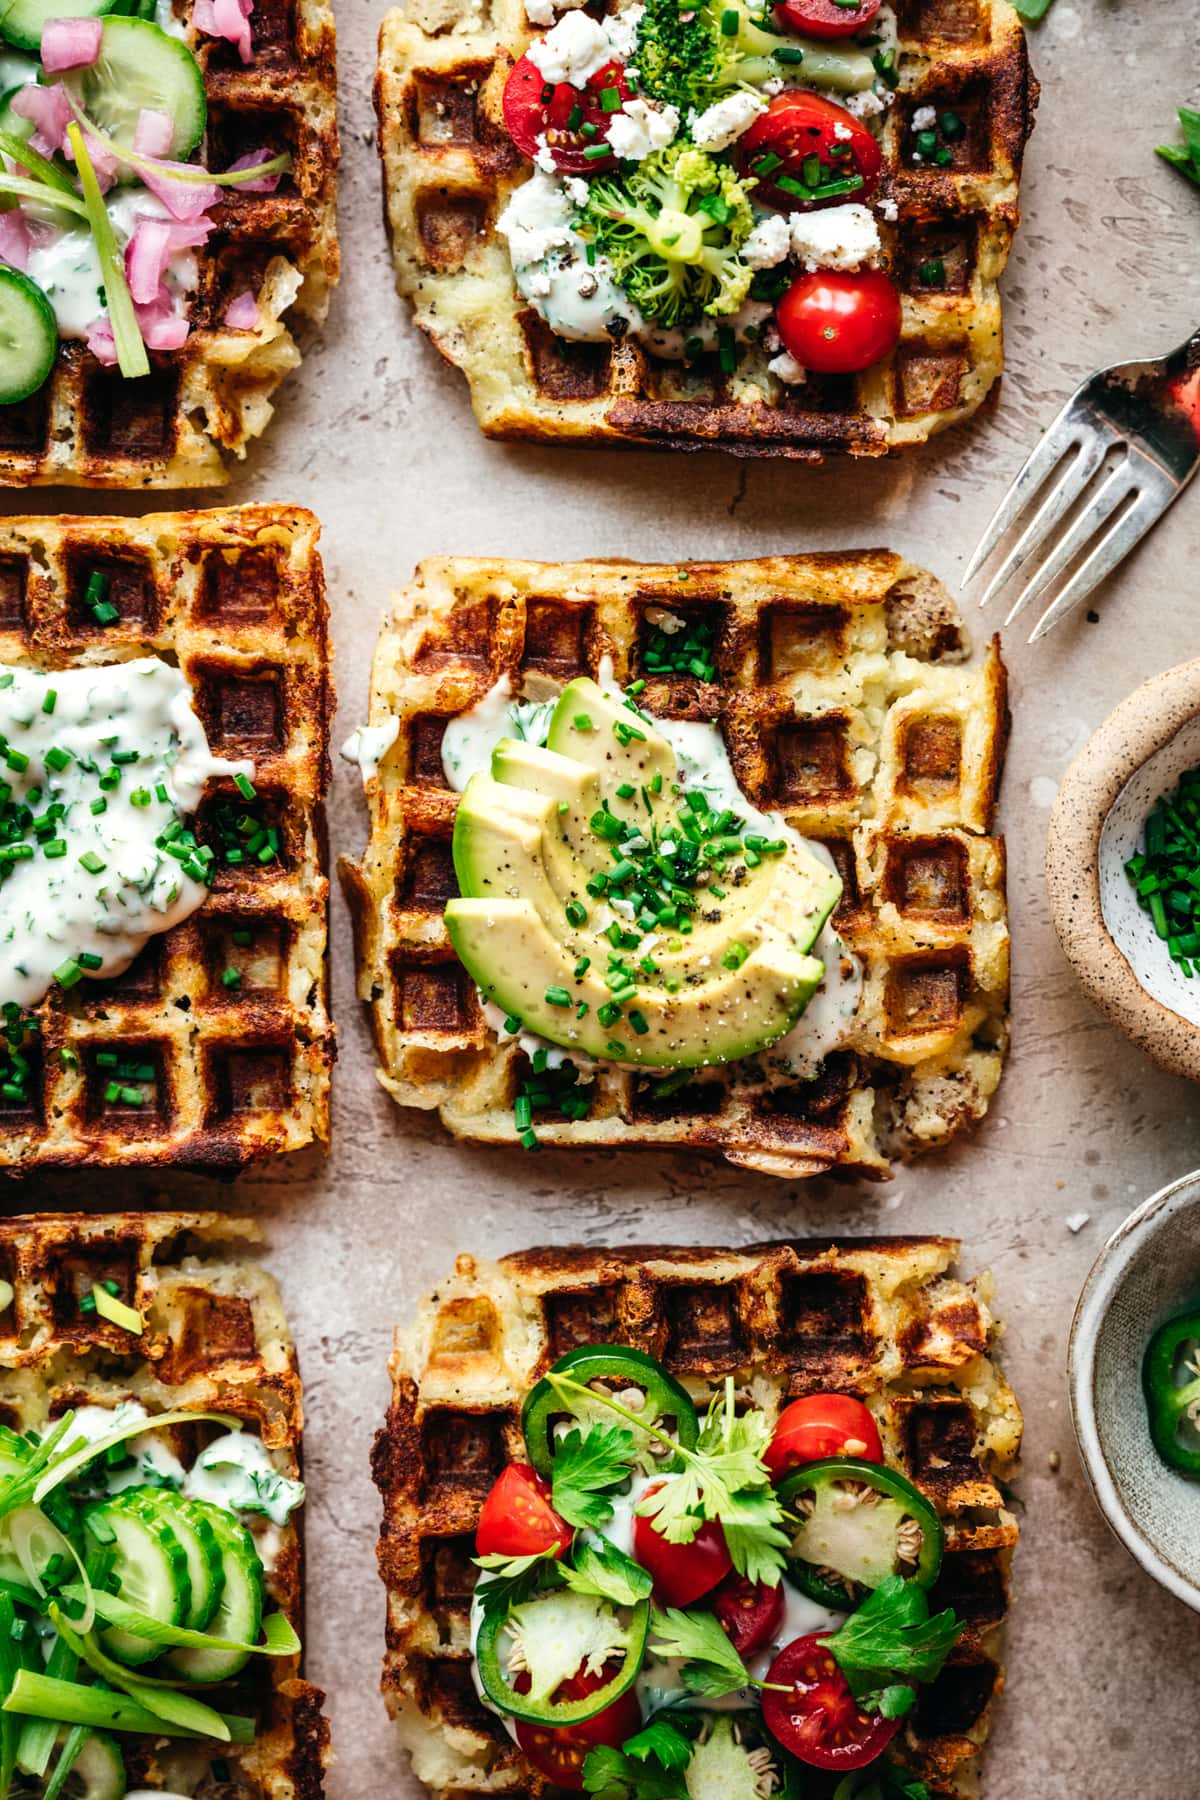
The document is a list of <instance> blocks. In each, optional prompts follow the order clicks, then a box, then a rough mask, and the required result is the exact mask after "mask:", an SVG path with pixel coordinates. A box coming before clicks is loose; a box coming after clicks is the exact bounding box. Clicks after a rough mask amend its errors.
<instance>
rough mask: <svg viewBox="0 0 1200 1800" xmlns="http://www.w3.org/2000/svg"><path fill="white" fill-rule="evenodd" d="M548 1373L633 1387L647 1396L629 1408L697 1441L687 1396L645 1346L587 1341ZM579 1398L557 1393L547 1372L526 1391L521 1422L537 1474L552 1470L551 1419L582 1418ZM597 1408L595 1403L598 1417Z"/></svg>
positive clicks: (689, 1442)
mask: <svg viewBox="0 0 1200 1800" xmlns="http://www.w3.org/2000/svg"><path fill="white" fill-rule="evenodd" d="M550 1373H551V1374H552V1375H569V1376H570V1377H571V1379H572V1380H573V1381H578V1382H580V1383H581V1384H582V1385H583V1386H584V1387H588V1386H590V1384H591V1383H592V1382H593V1381H603V1382H604V1383H605V1384H606V1385H608V1386H610V1387H612V1388H613V1389H615V1390H616V1391H618V1392H620V1391H621V1390H622V1389H628V1388H636V1389H637V1390H638V1391H639V1392H640V1393H642V1394H644V1395H645V1402H644V1404H643V1405H642V1406H640V1407H635V1408H631V1410H632V1411H636V1412H638V1413H639V1414H640V1415H641V1416H643V1417H644V1418H645V1420H646V1423H647V1425H657V1426H658V1427H659V1428H660V1429H664V1428H666V1429H670V1430H672V1431H673V1432H674V1433H675V1436H676V1437H677V1438H678V1439H679V1442H680V1443H681V1444H682V1445H683V1446H684V1448H685V1449H687V1450H691V1449H692V1448H693V1447H694V1446H695V1442H696V1439H697V1437H698V1436H699V1434H700V1425H699V1421H698V1420H697V1418H696V1408H695V1406H694V1405H693V1404H692V1401H691V1398H690V1397H689V1395H688V1394H687V1392H686V1390H685V1389H684V1388H682V1387H680V1385H679V1383H678V1382H677V1381H676V1380H675V1378H674V1376H673V1375H668V1374H667V1371H666V1370H665V1369H664V1368H663V1366H662V1364H661V1363H658V1362H655V1360H654V1358H653V1357H652V1356H647V1355H646V1353H645V1351H643V1350H632V1349H630V1348H629V1346H628V1345H624V1344H622V1345H617V1344H585V1345H583V1346H582V1347H581V1348H580V1349H578V1350H569V1351H568V1352H567V1354H566V1355H565V1356H560V1357H559V1359H558V1361H557V1362H556V1363H555V1365H554V1367H553V1368H552V1369H551V1371H550ZM577 1401H578V1405H577V1406H576V1405H572V1404H571V1402H570V1401H568V1400H566V1399H564V1397H563V1396H562V1395H560V1394H558V1393H556V1392H555V1390H554V1388H553V1386H552V1385H551V1383H550V1381H549V1379H548V1378H547V1377H546V1376H543V1377H542V1379H541V1381H539V1382H538V1383H537V1385H536V1386H535V1387H533V1388H531V1389H530V1391H529V1393H528V1394H527V1395H526V1398H525V1405H524V1408H523V1410H522V1413H521V1425H522V1428H523V1430H524V1432H525V1447H526V1449H527V1450H528V1452H529V1460H530V1462H531V1463H532V1464H533V1466H534V1468H535V1469H536V1470H537V1472H538V1474H539V1475H544V1476H546V1477H550V1476H552V1475H553V1473H554V1424H555V1420H556V1419H561V1418H562V1417H563V1415H564V1414H570V1415H571V1416H572V1417H573V1418H574V1419H575V1420H576V1421H579V1420H581V1419H582V1418H583V1411H582V1409H583V1407H584V1405H585V1402H584V1401H583V1400H582V1398H581V1397H577ZM599 1411H600V1408H599V1404H597V1416H599ZM664 1421H665V1422H666V1425H665V1427H664Z"/></svg>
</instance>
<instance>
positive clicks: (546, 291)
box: [529, 275, 550, 300]
mask: <svg viewBox="0 0 1200 1800" xmlns="http://www.w3.org/2000/svg"><path fill="white" fill-rule="evenodd" d="M529 291H530V293H531V294H533V295H535V296H536V298H537V299H539V300H548V299H549V298H550V277H549V276H548V275H531V276H530V277H529Z"/></svg>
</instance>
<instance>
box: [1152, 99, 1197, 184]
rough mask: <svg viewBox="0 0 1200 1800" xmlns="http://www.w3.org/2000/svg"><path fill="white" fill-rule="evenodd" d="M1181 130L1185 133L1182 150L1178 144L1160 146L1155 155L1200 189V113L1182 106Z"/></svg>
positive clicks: (1180, 110)
mask: <svg viewBox="0 0 1200 1800" xmlns="http://www.w3.org/2000/svg"><path fill="white" fill-rule="evenodd" d="M1179 129H1180V131H1181V132H1182V133H1183V145H1184V147H1183V148H1182V149H1181V148H1180V147H1179V145H1178V144H1159V145H1157V146H1156V149H1155V154H1156V155H1158V156H1161V157H1162V159H1163V161H1164V162H1169V163H1170V165H1171V167H1172V168H1173V169H1178V170H1179V173H1180V174H1181V175H1186V176H1187V178H1188V180H1189V181H1194V182H1195V183H1196V185H1197V187H1200V112H1196V111H1194V110H1193V108H1192V107H1190V106H1181V107H1180V108H1179Z"/></svg>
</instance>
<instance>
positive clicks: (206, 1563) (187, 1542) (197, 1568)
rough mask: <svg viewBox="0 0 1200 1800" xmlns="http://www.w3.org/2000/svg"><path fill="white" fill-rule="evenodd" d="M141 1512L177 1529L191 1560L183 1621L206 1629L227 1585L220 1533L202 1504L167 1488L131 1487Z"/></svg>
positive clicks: (175, 1530) (192, 1626) (176, 1531)
mask: <svg viewBox="0 0 1200 1800" xmlns="http://www.w3.org/2000/svg"><path fill="white" fill-rule="evenodd" d="M129 1491H130V1493H131V1494H132V1495H133V1497H134V1502H135V1504H136V1508H137V1510H138V1511H139V1512H140V1513H143V1514H145V1515H146V1516H148V1517H150V1518H154V1519H159V1520H161V1522H162V1523H163V1524H164V1525H166V1526H167V1527H168V1529H169V1530H171V1531H173V1532H174V1534H175V1536H176V1537H177V1538H178V1539H179V1542H180V1543H181V1544H182V1546H183V1553H184V1555H185V1556H186V1557H187V1562H188V1580H189V1581H190V1583H191V1588H192V1598H191V1604H190V1605H189V1607H188V1609H187V1612H186V1614H185V1615H184V1618H183V1620H182V1621H181V1623H182V1624H184V1625H186V1626H187V1628H188V1630H189V1631H203V1630H204V1629H205V1628H206V1627H207V1626H208V1625H209V1624H210V1622H211V1620H212V1616H213V1614H214V1613H215V1612H216V1610H217V1607H218V1606H219V1605H220V1601H221V1591H222V1589H223V1588H224V1586H225V1568H224V1565H223V1563H222V1561H221V1549H220V1545H219V1544H218V1543H217V1538H216V1533H215V1532H214V1531H213V1528H212V1526H211V1525H210V1524H209V1522H208V1520H207V1518H206V1517H205V1516H204V1514H203V1513H202V1512H201V1511H200V1509H199V1507H197V1506H196V1505H195V1503H194V1502H193V1501H191V1500H185V1499H183V1497H182V1496H181V1495H179V1494H175V1493H171V1492H169V1491H168V1490H167V1489H166V1488H135V1489H130V1490H129Z"/></svg>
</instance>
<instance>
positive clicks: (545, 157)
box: [533, 131, 557, 175]
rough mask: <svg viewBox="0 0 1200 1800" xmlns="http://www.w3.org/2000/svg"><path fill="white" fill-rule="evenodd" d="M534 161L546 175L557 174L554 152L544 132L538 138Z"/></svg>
mask: <svg viewBox="0 0 1200 1800" xmlns="http://www.w3.org/2000/svg"><path fill="white" fill-rule="evenodd" d="M533 160H534V162H535V163H536V164H537V166H538V168H539V169H541V170H542V171H543V172H544V173H545V174H547V175H553V174H555V173H556V172H557V171H556V167H555V162H554V152H553V150H552V149H551V148H550V146H549V144H548V143H547V142H546V134H545V132H544V131H543V132H542V134H541V136H540V137H539V138H538V140H537V143H536V145H535V147H534V152H533Z"/></svg>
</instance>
